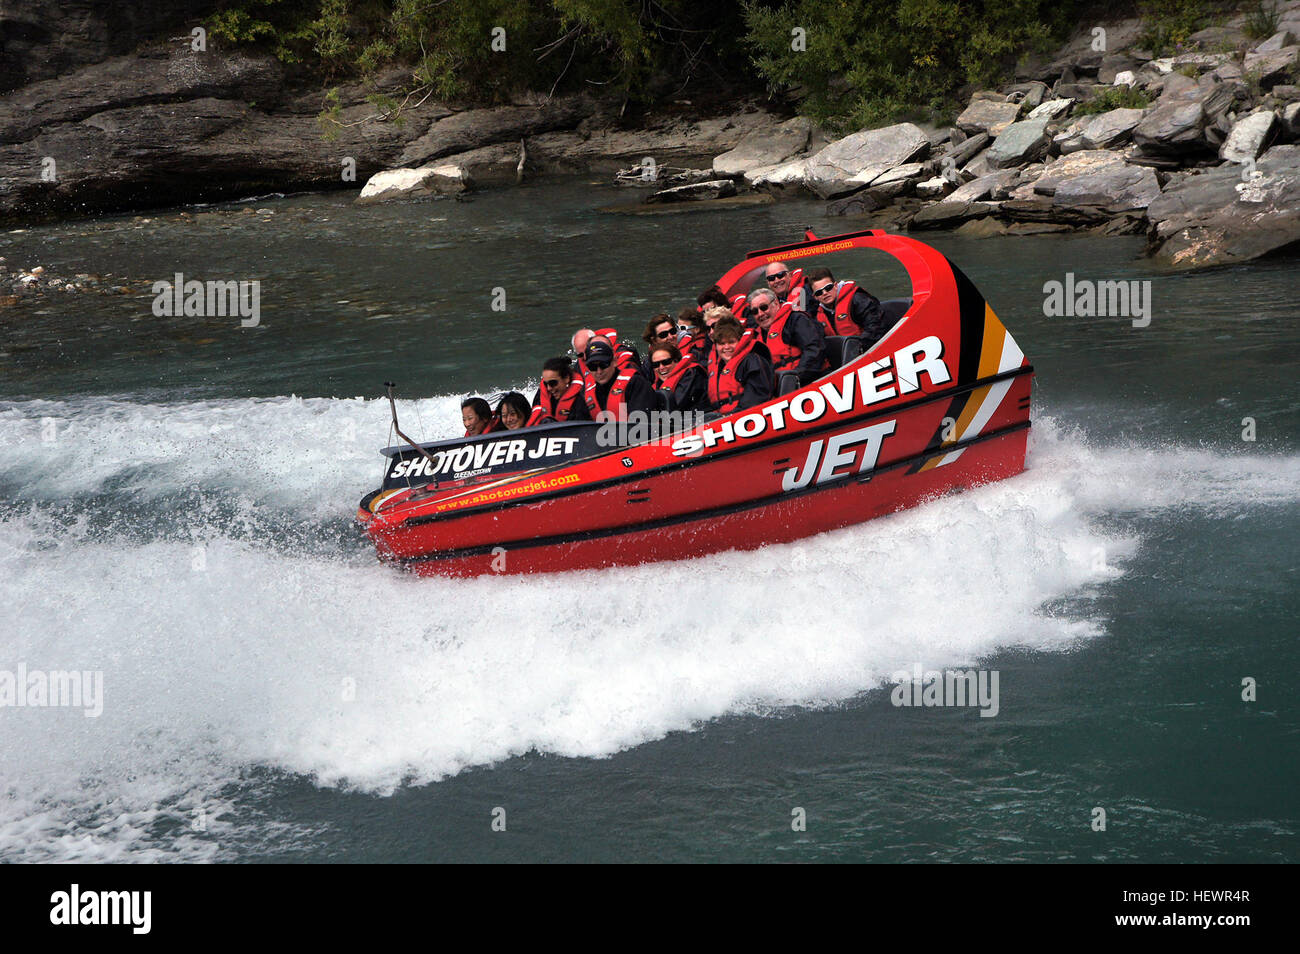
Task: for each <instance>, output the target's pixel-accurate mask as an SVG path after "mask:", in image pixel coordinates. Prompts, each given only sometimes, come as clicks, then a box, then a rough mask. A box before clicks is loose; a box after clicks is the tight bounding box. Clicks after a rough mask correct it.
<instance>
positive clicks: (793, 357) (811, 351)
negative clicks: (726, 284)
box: [749, 288, 826, 385]
mask: <svg viewBox="0 0 1300 954" xmlns="http://www.w3.org/2000/svg"><path fill="white" fill-rule="evenodd" d="M749 302H750V307H751V308H753V309H754V316H755V319H756V320H757V322H758V328H759V330H760V331H761V332H762V335H763V344H765V345H767V350H768V351H769V352H771V354H772V367H773V369H774V370H776V371H786V370H791V371H794V372H796V373H797V374H798V375H799V384H800V385H804V384H808V383H809V382H811V381H815V380H816V379H817V378H819V377H821V375H822V371H824V370H825V368H826V339H825V337H824V336H823V335H822V333H821V330H820V329H819V328H818V327H817V326H816V325H815V324H813V320H812V319H811V318H809V317H808V316H807V315H806V314H804V313H803V312H802V311H795V310H794V309H793V306H791V304H790V303H789V302H786V303H785V304H784V305H782V304H780V302H779V301H778V299H777V297H776V296H775V295H774V294H773V293H772V290H771V289H770V288H760V289H759V290H758V291H755V292H750V295H749Z"/></svg>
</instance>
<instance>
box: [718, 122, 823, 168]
mask: <svg viewBox="0 0 1300 954" xmlns="http://www.w3.org/2000/svg"><path fill="white" fill-rule="evenodd" d="M811 134H812V121H811V120H810V119H808V118H807V117H806V116H796V117H795V118H794V119H788V120H786V121H785V122H783V123H781V124H780V125H778V126H775V127H764V128H760V129H756V130H754V131H753V132H751V133H750V134H749V135H747V136H746V137H745V138H744V139H742V140H740V142H738V143H737V144H736V148H735V149H731V150H728V151H727V152H724V153H723V154H722V155H720V156H717V157H716V158H715V159H714V160H713V171H714V172H715V173H717V174H718V175H720V176H741V175H744V174H745V173H746V172H748V171H750V170H751V169H760V168H764V167H771V166H776V165H780V164H781V163H783V162H785V161H786V160H787V159H789V158H790V157H791V156H796V155H798V154H799V153H801V152H803V151H804V149H805V148H807V146H808V137H809V136H810V135H811Z"/></svg>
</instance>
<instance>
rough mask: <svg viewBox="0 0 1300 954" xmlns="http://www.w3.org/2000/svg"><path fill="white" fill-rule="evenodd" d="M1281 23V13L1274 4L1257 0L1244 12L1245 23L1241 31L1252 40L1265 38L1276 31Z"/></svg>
mask: <svg viewBox="0 0 1300 954" xmlns="http://www.w3.org/2000/svg"><path fill="white" fill-rule="evenodd" d="M1281 23H1282V13H1281V11H1280V10H1278V8H1277V5H1276V4H1272V3H1265V2H1264V0H1257V2H1256V3H1255V4H1254V5H1253V6H1252V7H1251V9H1250V12H1249V13H1247V14H1246V23H1245V24H1244V25H1243V26H1242V31H1243V32H1244V33H1245V34H1246V36H1248V37H1250V38H1251V39H1252V40H1267V39H1268V38H1269V37H1270V36H1272V35H1273V34H1275V33H1277V31H1278V27H1279V26H1280V25H1281Z"/></svg>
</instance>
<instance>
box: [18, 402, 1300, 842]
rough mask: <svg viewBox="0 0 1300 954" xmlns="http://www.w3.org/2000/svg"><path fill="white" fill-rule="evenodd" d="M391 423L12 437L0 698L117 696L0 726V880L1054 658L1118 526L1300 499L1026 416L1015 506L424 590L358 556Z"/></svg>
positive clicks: (1261, 460)
mask: <svg viewBox="0 0 1300 954" xmlns="http://www.w3.org/2000/svg"><path fill="white" fill-rule="evenodd" d="M456 405H457V398H456V397H455V396H443V397H437V398H429V399H426V400H421V401H407V402H402V407H401V409H400V410H401V413H402V415H403V419H404V420H409V421H411V422H418V421H423V422H424V423H425V424H429V423H430V422H447V423H446V427H445V428H442V429H441V430H439V428H438V427H431V428H430V429H429V430H425V431H421V432H420V434H421V436H423V437H427V438H430V439H432V438H437V437H443V436H451V433H452V429H453V428H452V422H454V421H456V420H457V419H458V417H459V415H458V412H457V407H456ZM50 421H53V422H54V423H53V424H52V425H51V424H50V423H49V422H50ZM386 422H387V407H386V405H385V404H384V403H382V402H378V401H363V400H361V399H356V400H326V399H319V400H317V399H296V398H293V399H283V398H282V399H273V400H249V401H224V402H206V403H194V404H173V405H147V404H133V403H131V402H130V401H126V400H120V401H115V400H107V399H93V400H89V399H88V400H85V401H80V402H19V403H14V402H10V403H4V404H0V501H3V503H0V599H3V602H4V605H5V606H6V607H7V611H6V614H5V616H4V617H3V621H0V646H3V647H4V649H3V651H2V655H0V672H3V671H9V672H15V671H17V669H18V667H19V665H20V664H21V665H23V666H25V668H26V669H27V670H41V671H52V670H80V671H96V672H102V674H103V699H102V703H103V712H102V714H101V715H99V716H98V717H96V718H88V717H87V716H86V715H85V714H84V713H83V711H81V710H80V709H73V708H64V709H56V708H41V707H30V706H29V707H22V708H5V709H3V710H0V719H2V720H3V721H4V732H3V733H0V765H3V766H4V772H3V777H2V778H0V793H2V796H3V797H0V861H15V860H24V861H32V860H150V859H156V858H171V859H184V860H204V859H210V858H216V857H221V856H222V852H223V851H224V850H227V849H223V848H222V847H220V846H222V845H223V844H229V843H231V839H232V838H233V837H234V836H236V835H238V836H239V837H243V838H258V839H261V840H265V841H267V842H268V843H271V842H274V843H276V844H280V843H282V842H283V841H292V840H293V839H292V836H293V835H295V834H300V833H295V832H292V831H282V830H276V831H274V832H273V831H271V828H272V826H273V824H278V823H272V822H270V821H260V822H259V821H250V820H249V819H248V812H247V810H245V809H243V808H241V810H240V811H239V812H238V813H236V812H234V811H233V810H232V805H234V804H235V803H236V802H237V801H238V800H239V799H240V798H241V793H243V792H245V791H247V790H248V789H249V788H250V787H253V788H255V787H256V786H257V785H265V784H268V782H267V781H266V780H267V778H268V777H270V778H275V777H285V776H288V777H308V778H310V779H312V780H313V781H314V782H315V783H317V784H319V785H322V786H328V787H338V788H345V789H350V790H357V791H362V792H368V793H388V792H392V791H393V790H394V789H396V788H397V787H399V786H402V785H409V784H424V783H429V782H434V781H437V780H439V779H443V778H446V777H448V776H451V775H454V774H456V773H458V772H460V771H462V770H464V769H466V768H467V767H471V766H484V765H491V764H493V763H495V762H499V761H501V760H503V759H507V758H510V757H512V756H516V755H521V754H524V753H528V752H532V751H537V752H543V753H547V754H552V755H559V756H569V757H602V756H608V755H611V754H613V753H615V752H618V751H620V750H623V749H626V748H629V747H631V746H636V745H640V744H643V743H647V742H652V741H654V740H657V739H660V738H662V737H664V736H665V735H666V734H667V733H670V732H673V731H678V730H690V729H692V728H693V727H696V726H699V725H700V724H702V723H704V722H706V721H708V720H713V719H718V718H721V717H728V716H730V717H736V716H744V715H751V714H752V715H763V714H767V713H771V712H773V711H778V710H784V709H786V708H787V707H824V706H834V705H842V704H853V702H854V700H855V699H857V698H858V697H860V696H861V694H862V693H864V692H868V691H870V690H872V689H874V688H877V687H879V686H881V685H882V684H883V683H884V682H885V681H886V680H887V679H888V678H889V676H890V674H891V673H893V672H896V671H898V670H900V669H908V668H910V667H911V666H912V665H913V664H914V663H918V662H919V663H922V664H923V665H925V666H927V667H942V666H949V665H958V664H962V663H969V662H973V661H975V660H977V659H980V658H982V657H986V656H988V655H990V654H992V653H994V652H996V651H998V650H999V649H1002V648H1019V649H1027V650H1037V651H1065V650H1069V649H1071V648H1073V647H1076V646H1079V645H1081V644H1084V643H1086V642H1087V641H1088V640H1091V639H1095V638H1097V637H1099V636H1102V635H1104V634H1105V632H1106V627H1107V618H1106V608H1105V607H1106V601H1105V600H1104V599H1102V598H1100V597H1103V596H1104V594H1105V592H1106V587H1107V585H1108V584H1109V583H1111V582H1112V581H1113V580H1115V579H1117V578H1119V577H1121V576H1122V575H1123V574H1124V573H1125V572H1126V569H1125V567H1126V565H1128V564H1130V563H1131V562H1132V561H1133V557H1134V556H1135V554H1137V553H1138V552H1139V550H1140V547H1141V545H1142V542H1141V539H1140V530H1134V529H1133V526H1134V523H1135V521H1133V520H1132V519H1130V518H1131V517H1132V516H1133V515H1144V514H1149V513H1152V512H1158V511H1164V510H1169V509H1175V508H1193V509H1195V510H1197V511H1205V512H1209V513H1212V514H1216V515H1219V514H1222V515H1232V514H1234V513H1240V512H1244V511H1247V510H1253V509H1257V508H1260V507H1270V506H1277V505H1292V504H1294V503H1295V502H1296V500H1297V499H1298V498H1300V456H1295V455H1292V456H1266V455H1258V454H1256V455H1247V454H1229V453H1225V452H1221V451H1215V450H1207V449H1188V448H1185V447H1178V446H1168V447H1142V446H1092V445H1090V444H1089V442H1088V440H1087V438H1086V435H1085V434H1084V433H1083V432H1082V431H1080V430H1078V429H1077V428H1074V427H1072V426H1070V425H1068V424H1066V423H1063V422H1060V421H1057V420H1054V419H1053V418H1051V417H1045V416H1040V417H1039V418H1037V419H1036V421H1035V427H1034V430H1033V432H1032V435H1031V444H1030V456H1029V469H1028V470H1027V471H1026V472H1025V473H1024V474H1022V475H1020V476H1018V477H1015V478H1012V479H1009V480H1004V481H1000V482H998V483H996V484H993V485H989V486H986V487H983V488H980V489H977V490H974V491H971V492H967V493H963V494H959V495H954V496H951V497H947V498H945V499H943V500H942V501H938V502H935V503H932V504H930V505H927V506H922V507H918V508H915V509H913V510H909V511H906V512H902V513H898V514H895V515H893V516H890V517H886V518H882V519H879V520H875V521H872V522H870V523H867V524H862V525H858V526H854V527H851V528H847V529H844V530H840V531H836V532H833V533H828V534H823V535H821V536H817V537H812V538H808V539H805V540H802V541H800V542H798V543H796V544H787V545H782V546H773V547H768V548H765V549H762V550H758V551H753V552H734V551H733V552H727V553H722V554H719V555H716V556H712V557H709V558H707V559H696V560H683V561H680V562H675V563H660V564H651V565H645V566H640V567H634V568H627V569H617V570H607V571H599V572H595V571H584V572H578V573H568V574H552V575H542V576H530V577H519V578H511V577H510V576H508V575H503V576H501V577H484V578H479V579H472V580H455V581H452V580H440V579H436V578H430V579H415V578H412V577H409V576H406V575H403V574H400V573H398V572H396V571H394V570H393V569H391V568H388V567H384V566H380V565H378V564H376V562H375V561H374V557H373V552H372V551H371V549H370V547H369V546H368V544H367V543H366V542H365V540H364V539H363V538H362V536H361V534H360V532H359V531H357V530H356V529H355V528H353V527H352V526H351V514H352V512H353V509H354V506H355V499H354V498H355V488H356V487H358V486H362V485H364V484H365V483H366V482H367V479H373V477H374V476H375V475H376V474H377V473H378V472H379V470H380V467H381V466H382V464H383V461H382V458H381V457H380V456H379V455H378V454H377V453H376V449H377V442H376V441H375V440H374V439H373V435H375V434H382V429H383V428H384V427H385V426H386ZM1129 572H1131V571H1129ZM828 596H829V597H830V598H828ZM259 825H260V826H263V828H262V829H261V830H259V831H257V832H252V833H250V832H251V831H252V829H257V828H258V826H259Z"/></svg>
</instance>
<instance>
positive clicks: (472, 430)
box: [460, 397, 492, 437]
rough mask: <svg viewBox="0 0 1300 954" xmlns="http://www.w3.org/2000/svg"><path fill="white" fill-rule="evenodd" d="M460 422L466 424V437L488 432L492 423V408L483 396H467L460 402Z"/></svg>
mask: <svg viewBox="0 0 1300 954" xmlns="http://www.w3.org/2000/svg"><path fill="white" fill-rule="evenodd" d="M460 422H461V423H462V424H464V425H465V436H466V437H476V436H478V435H479V434H483V433H486V432H487V429H488V425H489V424H491V423H492V408H491V406H490V405H489V404H488V402H487V401H485V400H483V399H482V398H481V397H472V398H465V400H463V401H461V402H460Z"/></svg>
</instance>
